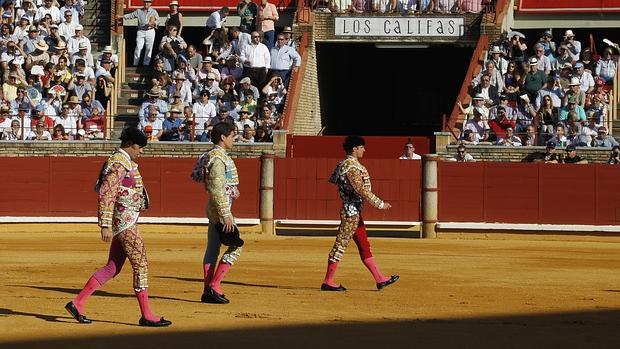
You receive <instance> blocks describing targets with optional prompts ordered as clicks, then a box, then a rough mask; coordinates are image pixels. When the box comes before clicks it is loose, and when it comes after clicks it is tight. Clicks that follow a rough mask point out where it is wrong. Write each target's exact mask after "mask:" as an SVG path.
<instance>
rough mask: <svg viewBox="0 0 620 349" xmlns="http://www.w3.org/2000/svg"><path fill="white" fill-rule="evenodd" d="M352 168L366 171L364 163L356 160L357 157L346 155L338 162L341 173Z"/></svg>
mask: <svg viewBox="0 0 620 349" xmlns="http://www.w3.org/2000/svg"><path fill="white" fill-rule="evenodd" d="M353 169H356V170H359V171H362V172H364V171H366V168H365V167H364V165H362V164H361V163H360V162H359V161H357V159H355V158H353V157H347V158H346V159H344V160H343V161H342V163H341V164H340V173H341V174H343V175H344V174H346V173H347V172H349V171H351V170H353Z"/></svg>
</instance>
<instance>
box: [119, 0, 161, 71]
mask: <svg viewBox="0 0 620 349" xmlns="http://www.w3.org/2000/svg"><path fill="white" fill-rule="evenodd" d="M122 18H123V19H125V20H129V19H133V18H136V19H137V20H138V34H137V37H136V49H135V50H134V52H133V65H134V66H138V64H139V63H140V55H141V54H142V49H144V65H145V66H149V65H150V64H151V55H152V54H153V43H154V42H155V29H157V25H158V21H159V14H158V13H157V11H155V10H154V9H153V8H151V0H144V6H143V7H142V8H140V9H137V10H135V11H134V12H131V13H128V14H126V15H124V16H122Z"/></svg>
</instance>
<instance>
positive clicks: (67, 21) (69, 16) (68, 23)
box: [58, 10, 80, 41]
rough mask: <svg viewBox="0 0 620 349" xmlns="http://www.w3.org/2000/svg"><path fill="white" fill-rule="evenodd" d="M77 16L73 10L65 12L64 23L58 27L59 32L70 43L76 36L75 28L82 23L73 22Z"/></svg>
mask: <svg viewBox="0 0 620 349" xmlns="http://www.w3.org/2000/svg"><path fill="white" fill-rule="evenodd" d="M74 15H75V14H74V13H73V11H71V10H66V11H64V12H63V19H64V20H63V21H62V23H60V24H59V25H58V32H59V33H60V35H61V36H62V37H64V38H65V41H69V39H71V38H72V37H74V36H75V27H77V26H78V25H79V24H80V23H79V22H77V23H75V22H73V16H74Z"/></svg>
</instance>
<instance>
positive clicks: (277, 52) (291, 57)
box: [270, 34, 301, 87]
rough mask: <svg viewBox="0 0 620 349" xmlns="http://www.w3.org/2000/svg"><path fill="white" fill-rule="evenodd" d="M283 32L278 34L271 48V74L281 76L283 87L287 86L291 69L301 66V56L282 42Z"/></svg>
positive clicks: (283, 40)
mask: <svg viewBox="0 0 620 349" xmlns="http://www.w3.org/2000/svg"><path fill="white" fill-rule="evenodd" d="M285 40H286V39H285V38H284V35H283V34H278V41H277V44H276V46H275V47H273V48H272V49H271V52H270V55H271V70H270V73H271V74H274V73H275V74H278V75H279V76H280V78H282V82H283V83H284V87H287V86H288V83H289V80H290V77H291V70H292V71H294V72H297V71H298V70H299V67H300V66H301V56H300V55H299V53H297V51H295V49H294V48H292V47H290V46H287V45H285V44H284V42H285Z"/></svg>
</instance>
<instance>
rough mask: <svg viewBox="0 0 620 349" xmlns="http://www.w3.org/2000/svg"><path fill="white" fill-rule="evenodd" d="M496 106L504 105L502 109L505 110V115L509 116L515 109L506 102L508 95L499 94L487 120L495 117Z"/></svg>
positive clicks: (513, 113)
mask: <svg viewBox="0 0 620 349" xmlns="http://www.w3.org/2000/svg"><path fill="white" fill-rule="evenodd" d="M498 107H504V110H505V111H506V115H508V116H509V117H511V118H512V117H514V115H515V109H514V108H512V107H511V106H510V105H509V103H508V96H507V95H500V96H499V104H498V105H496V106H494V107H492V108H491V111H490V112H489V120H492V119H496V118H497V108H498Z"/></svg>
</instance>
